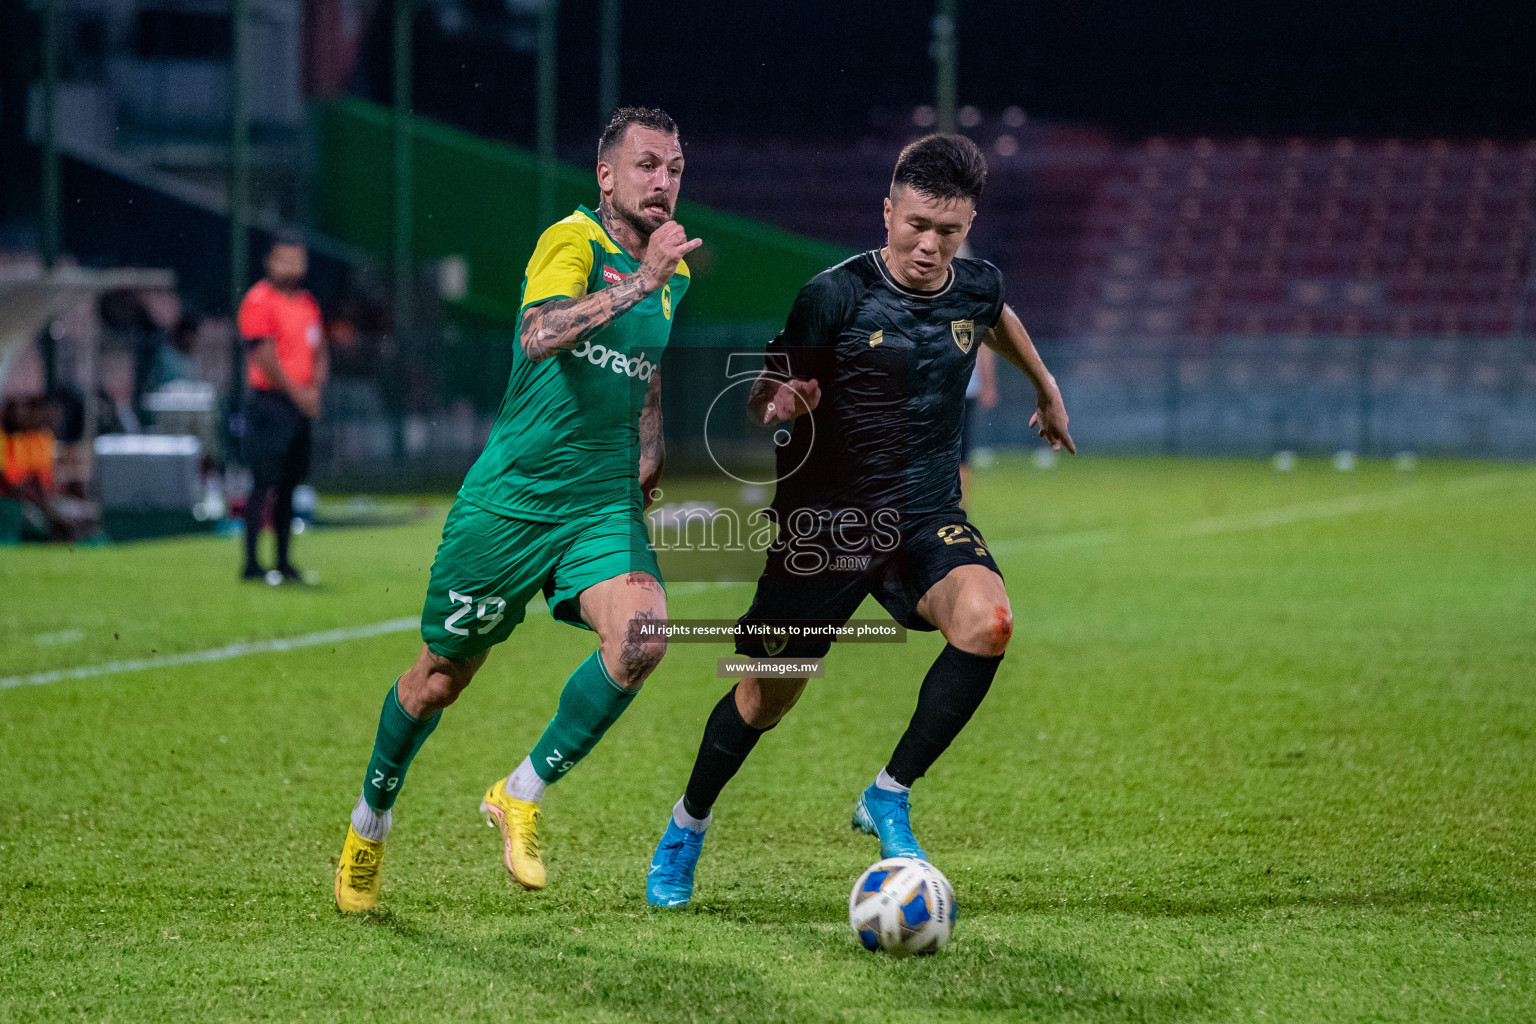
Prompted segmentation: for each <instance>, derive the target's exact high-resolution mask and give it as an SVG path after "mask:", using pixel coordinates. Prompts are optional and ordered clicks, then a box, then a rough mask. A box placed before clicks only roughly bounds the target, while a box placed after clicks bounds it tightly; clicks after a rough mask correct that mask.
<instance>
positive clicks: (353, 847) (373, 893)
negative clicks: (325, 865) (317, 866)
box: [336, 825, 384, 914]
mask: <svg viewBox="0 0 1536 1024" xmlns="http://www.w3.org/2000/svg"><path fill="white" fill-rule="evenodd" d="M383 866H384V844H383V843H381V842H375V841H374V840H372V839H364V838H363V837H362V836H360V835H358V834H357V829H355V828H353V827H352V826H351V825H348V826H347V842H346V845H345V846H343V847H342V848H341V860H339V861H337V862H336V907H337V909H339V910H341V911H343V912H345V913H348V914H358V913H362V912H363V911H365V910H372V909H373V908H374V907H376V906H378V904H379V869H380V868H382V867H383Z"/></svg>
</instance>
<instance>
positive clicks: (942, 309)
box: [646, 135, 1076, 906]
mask: <svg viewBox="0 0 1536 1024" xmlns="http://www.w3.org/2000/svg"><path fill="white" fill-rule="evenodd" d="M986 177H987V165H986V160H985V158H984V157H983V156H982V154H981V151H980V150H979V149H977V148H976V145H975V144H974V143H972V142H971V141H970V140H969V139H967V138H965V137H964V136H960V135H930V136H928V137H927V138H924V139H920V140H918V141H917V142H914V143H912V144H911V145H909V146H907V147H906V148H905V149H904V150H902V153H901V156H900V158H899V159H898V160H897V162H896V170H895V173H894V174H893V176H892V179H891V189H890V195H889V197H888V198H887V199H886V200H885V226H886V232H887V235H886V237H887V242H886V246H885V248H883V249H878V250H874V251H871V252H866V253H863V254H861V255H859V256H855V257H853V258H852V259H849V260H847V261H845V262H843V263H840V264H838V265H837V266H835V267H832V268H831V269H829V270H826V271H824V272H822V273H821V274H818V275H817V276H816V277H814V278H812V279H811V281H810V283H809V284H807V285H806V286H805V287H804V288H803V289H802V290H801V292H800V295H799V297H798V298H797V299H796V300H795V304H794V307H793V308H792V309H791V310H790V313H789V318H788V320H787V321H786V323H785V326H784V330H783V331H782V332H781V333H780V334H779V335H778V337H776V338H775V339H774V340H773V341H772V342H771V343H770V344H769V346H768V363H767V366H766V367H765V370H764V372H763V374H762V376H760V377H759V378H758V380H757V382H756V384H755V385H754V387H753V389H752V392H751V395H750V397H749V399H748V407H749V410H750V412H751V414H752V415H753V416H754V417H755V419H756V421H757V422H761V423H763V424H764V425H771V424H775V423H782V422H786V421H789V420H793V421H794V427H793V430H792V432H791V433H790V436H789V439H788V440H787V442H786V443H784V444H783V445H782V446H781V447H780V448H779V450H778V469H779V472H778V477H779V484H778V490H777V493H776V494H775V496H774V501H773V508H772V513H773V516H774V518H775V520H776V521H777V523H778V526H779V535H778V538H777V540H776V541H775V542H774V545H773V547H771V548H770V549H769V551H768V562H767V566H766V568H765V570H764V572H763V575H762V577H761V578H760V579H759V580H758V584H757V593H756V596H755V597H754V599H753V601H752V607H751V608H750V609H748V611H747V613H746V614H745V615H744V616H743V617H742V618H741V620H740V622H739V623H738V627H737V630H738V631H737V642H736V652H737V654H739V655H742V656H743V657H747V658H753V659H765V658H791V659H802V658H806V659H810V658H820V657H823V656H825V655H826V653H827V651H828V649H829V647H830V640H829V639H821V638H818V639H806V638H804V637H803V636H802V637H801V638H790V637H789V636H788V635H787V634H785V633H782V632H775V624H776V623H777V624H781V625H782V624H783V623H786V622H789V621H793V622H797V623H800V624H802V625H804V624H806V623H813V624H818V625H827V624H836V625H841V624H842V623H844V622H846V621H847V620H848V618H849V617H850V616H851V615H852V614H853V613H854V611H855V610H856V609H857V608H858V607H859V605H860V603H861V602H862V601H863V600H864V598H865V597H866V596H869V595H873V596H874V597H875V599H876V600H878V601H879V602H880V604H881V605H883V606H884V607H885V609H886V611H888V612H889V613H890V614H891V616H892V617H893V618H894V619H896V620H897V621H898V622H902V623H904V624H905V625H906V626H908V627H909V628H912V629H919V630H934V629H937V630H938V631H939V632H940V633H942V634H943V636H944V639H945V640H946V641H947V643H946V645H945V647H944V650H943V652H942V653H940V655H939V657H938V659H937V660H936V661H934V663H933V666H932V667H931V668H930V669H929V670H928V674H927V676H926V677H925V678H924V680H923V684H922V688H921V690H920V691H919V694H918V700H917V710H916V712H915V713H914V714H913V716H912V721H911V724H910V725H908V727H907V730H906V733H905V734H904V735H903V736H902V737H901V740H900V741H899V742H898V743H897V745H896V750H895V753H894V754H892V755H891V759H890V761H889V762H888V763H887V765H886V766H885V768H884V769H882V770H881V771H880V773H879V775H878V777H877V778H876V779H875V781H874V783H873V784H872V785H870V786H869V788H867V789H865V790H864V792H863V793H862V794H860V796H859V799H858V803H857V805H856V806H855V808H854V815H853V824H854V827H855V828H858V829H860V830H861V831H864V832H867V833H870V834H872V835H877V836H879V838H880V852H881V856H882V857H896V856H905V857H918V858H922V859H924V860H926V859H927V854H926V853H925V852H924V851H923V849H922V847H921V846H919V845H918V843H917V840H916V839H915V838H914V837H913V835H912V826H911V823H910V820H909V807H908V793H909V792H910V791H911V788H912V784H913V783H915V782H916V781H917V780H918V779H919V778H921V777H922V775H923V774H924V773H925V772H927V770H928V769H929V767H930V766H932V765H933V763H934V762H935V761H936V760H937V759H938V757H939V755H940V754H942V753H943V752H944V751H945V749H946V748H948V746H949V745H950V743H951V742H952V741H953V740H954V738H955V737H956V736H957V735H958V734H959V732H960V730H961V729H962V728H963V727H964V726H965V724H966V722H968V721H969V720H970V718H971V715H972V714H973V713H974V712H975V711H976V708H977V707H978V706H979V705H980V704H981V701H982V698H984V697H985V696H986V693H987V690H988V689H989V688H990V686H991V685H992V678H993V676H994V675H995V674H996V673H997V667H998V664H999V663H1000V662H1001V661H1002V659H1003V652H1004V651H1005V650H1006V649H1007V647H1008V641H1009V638H1010V637H1011V635H1012V632H1013V617H1012V612H1011V610H1010V607H1009V603H1008V594H1007V591H1006V590H1005V589H1004V587H1003V579H1002V576H1001V574H1000V573H999V571H998V568H997V563H996V562H995V561H994V560H993V558H992V555H991V553H990V552H989V551H988V550H987V545H986V541H985V540H984V539H983V538H982V535H981V533H980V532H979V531H978V530H977V529H976V527H975V526H973V525H971V523H970V522H969V521H968V520H967V519H966V515H965V512H964V511H963V510H962V509H961V508H960V482H959V468H960V432H961V421H962V417H963V416H964V413H965V390H966V384H967V383H968V382H969V380H970V377H971V371H972V368H973V367H974V366H975V362H976V353H977V349H976V347H975V343H976V342H977V341H978V340H979V341H982V342H984V343H985V344H986V345H987V346H989V347H990V348H992V349H994V350H995V351H996V352H997V353H998V354H999V355H1001V356H1002V357H1003V358H1005V359H1007V360H1008V361H1009V362H1011V363H1013V364H1014V365H1016V366H1018V367H1019V368H1020V369H1021V370H1023V371H1024V373H1025V374H1027V375H1028V376H1029V379H1030V380H1031V381H1033V382H1034V385H1035V392H1036V399H1037V401H1038V408H1037V409H1036V411H1035V415H1034V417H1033V418H1032V419H1031V420H1030V424H1031V425H1032V426H1034V427H1035V428H1037V430H1038V431H1039V434H1040V436H1041V437H1043V438H1045V439H1046V441H1048V442H1049V443H1050V444H1051V446H1052V447H1053V448H1055V449H1057V450H1060V449H1061V448H1063V447H1065V448H1066V449H1067V450H1068V451H1075V450H1076V449H1075V447H1074V445H1073V443H1072V438H1071V436H1070V435H1069V434H1068V433H1067V413H1066V410H1065V408H1064V407H1063V405H1062V400H1061V392H1060V390H1059V389H1058V388H1057V386H1056V382H1055V379H1054V378H1053V377H1052V376H1051V374H1050V373H1049V372H1048V371H1047V370H1046V368H1045V365H1044V364H1043V363H1042V362H1041V360H1040V356H1039V354H1038V353H1037V352H1036V351H1035V347H1034V344H1033V343H1032V342H1031V341H1030V338H1029V335H1028V334H1027V333H1026V332H1025V330H1024V327H1023V325H1022V324H1021V323H1020V322H1019V318H1018V317H1017V316H1016V315H1015V314H1014V312H1013V310H1012V309H1010V308H1009V307H1008V306H1006V305H1005V304H1004V302H1003V279H1002V273H1001V272H1000V271H999V270H998V269H997V268H996V267H994V266H993V265H992V264H990V263H987V262H985V261H982V260H975V259H965V258H957V257H956V252H957V250H958V249H959V248H960V245H961V243H963V242H964V241H965V238H966V234H967V233H968V232H969V230H970V227H971V222H972V220H973V219H974V218H975V216H976V200H977V199H978V198H979V197H980V196H981V192H982V187H983V186H984V184H985V183H986ZM805 684H806V680H805V679H804V678H780V677H777V676H771V675H765V676H747V677H745V678H743V679H741V680H740V681H739V682H737V684H736V685H735V686H734V687H732V688H731V690H730V692H728V693H727V694H726V695H725V696H724V697H722V698H721V699H720V702H719V703H718V704H717V705H715V708H714V710H713V711H712V712H711V713H710V716H709V721H708V723H707V724H706V725H705V727H704V739H703V742H702V743H701V744H700V746H699V753H698V757H697V759H696V760H695V761H694V765H693V772H692V775H691V776H690V778H689V780H688V786H687V789H686V791H685V792H684V795H683V797H682V799H680V800H678V802H677V804H676V806H675V807H674V808H673V810H672V816H671V819H670V820H669V821H668V823H667V829H666V832H665V834H664V835H663V836H662V838H661V842H660V844H659V845H658V846H657V849H656V854H655V856H654V858H653V859H652V861H651V868H650V874H649V877H648V878H647V882H646V897H647V899H648V900H649V901H650V902H651V903H652V904H654V905H656V906H681V905H683V904H686V903H687V902H688V901H689V899H691V898H692V895H693V875H694V868H695V866H696V865H697V863H698V859H699V853H700V851H701V849H702V847H703V842H704V831H705V829H706V828H707V827H708V825H709V822H710V820H711V818H712V817H713V815H712V813H711V808H712V807H713V806H714V803H715V799H716V798H717V797H718V796H719V795H720V791H721V790H722V789H723V788H724V787H725V784H726V783H727V782H729V781H730V780H731V778H732V777H733V776H734V775H735V774H736V772H737V771H738V770H739V769H740V768H741V765H742V764H743V763H744V762H745V760H746V758H747V755H748V754H750V753H751V752H752V748H753V747H754V746H755V745H756V744H757V741H758V739H759V738H760V737H761V736H762V734H763V733H765V732H767V731H768V730H769V729H772V728H773V727H774V726H775V725H777V724H778V723H779V720H780V719H782V718H783V717H784V715H785V714H787V713H788V712H789V709H790V708H792V707H794V705H795V702H796V701H797V700H798V699H799V698H800V694H801V693H802V692H803V691H804V689H805Z"/></svg>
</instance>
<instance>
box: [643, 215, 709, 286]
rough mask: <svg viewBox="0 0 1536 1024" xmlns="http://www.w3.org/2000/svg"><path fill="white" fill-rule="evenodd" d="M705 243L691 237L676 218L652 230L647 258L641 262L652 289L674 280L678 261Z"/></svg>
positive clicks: (647, 248) (646, 245)
mask: <svg viewBox="0 0 1536 1024" xmlns="http://www.w3.org/2000/svg"><path fill="white" fill-rule="evenodd" d="M703 244H704V240H703V239H702V238H689V237H688V233H687V232H686V231H684V230H683V226H682V225H681V224H679V223H678V222H677V221H675V220H669V221H667V222H666V223H665V224H663V225H662V226H661V227H659V228H657V229H656V230H655V231H652V232H651V238H650V241H648V242H646V244H645V260H644V261H643V262H642V263H641V264H640V273H642V274H644V275H645V278H646V281H647V283H648V284H649V285H650V286H651V290H652V291H655V290H656V289H657V288H660V287H661V286H662V285H664V284H666V283H667V282H668V281H670V280H672V275H673V274H674V273H676V272H677V261H678V260H680V259H682V258H683V257H684V256H687V255H688V254H689V253H691V252H693V250H695V249H697V248H698V247H699V246H701V245H703Z"/></svg>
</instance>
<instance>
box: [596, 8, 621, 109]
mask: <svg viewBox="0 0 1536 1024" xmlns="http://www.w3.org/2000/svg"><path fill="white" fill-rule="evenodd" d="M601 3H602V9H601V11H600V12H599V15H598V54H597V75H598V79H597V81H598V85H597V123H598V125H599V127H601V126H603V125H606V124H607V123H608V118H610V117H612V116H613V112H614V111H615V110H617V109H618V107H619V4H620V0H601Z"/></svg>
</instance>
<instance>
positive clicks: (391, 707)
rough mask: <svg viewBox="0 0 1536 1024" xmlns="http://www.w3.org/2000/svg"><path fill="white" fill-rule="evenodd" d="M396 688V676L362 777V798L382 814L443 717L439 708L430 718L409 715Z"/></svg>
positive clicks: (392, 804) (398, 791)
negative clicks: (418, 752)
mask: <svg viewBox="0 0 1536 1024" xmlns="http://www.w3.org/2000/svg"><path fill="white" fill-rule="evenodd" d="M399 687H400V680H398V679H396V680H395V685H394V686H391V687H390V688H389V693H388V694H386V695H385V697H384V710H383V711H381V712H380V713H379V731H378V733H377V735H375V736H374V738H373V756H372V757H370V758H369V759H368V774H366V775H365V776H363V799H364V800H366V801H368V806H369V807H372V808H373V809H374V810H375V811H379V812H381V813H382V812H384V811H387V810H389V809H390V808H391V807H393V806H394V805H395V798H396V797H398V796H399V795H400V787H401V786H403V785H405V770H406V769H407V768H409V767H410V766H411V760H412V759H413V758H414V757H415V756H416V751H418V750H420V749H421V745H422V744H423V743H425V742H426V740H427V737H428V736H430V735H432V730H433V729H436V728H437V723H438V720H439V719H441V718H442V717H443V713H442V712H441V711H439V712H437V713H436V714H434V715H433V716H432V717H431V718H412V717H411V716H410V715H409V714H407V713H406V710H405V708H404V707H403V706H402V705H401V704H400V692H399Z"/></svg>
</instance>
